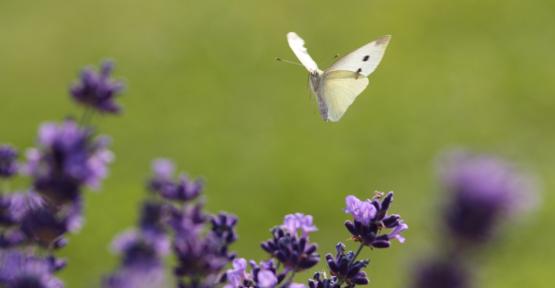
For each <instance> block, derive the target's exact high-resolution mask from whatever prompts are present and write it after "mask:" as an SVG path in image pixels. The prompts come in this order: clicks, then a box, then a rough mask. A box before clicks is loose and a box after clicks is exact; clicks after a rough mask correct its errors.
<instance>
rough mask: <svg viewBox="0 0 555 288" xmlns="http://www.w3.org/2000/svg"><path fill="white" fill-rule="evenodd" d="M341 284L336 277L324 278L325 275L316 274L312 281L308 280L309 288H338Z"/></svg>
mask: <svg viewBox="0 0 555 288" xmlns="http://www.w3.org/2000/svg"><path fill="white" fill-rule="evenodd" d="M341 284H342V283H341V282H339V279H338V278H337V277H336V276H333V275H332V276H331V277H329V278H328V277H326V274H325V273H322V272H316V273H314V276H313V277H312V279H309V280H308V287H309V288H340V287H341Z"/></svg>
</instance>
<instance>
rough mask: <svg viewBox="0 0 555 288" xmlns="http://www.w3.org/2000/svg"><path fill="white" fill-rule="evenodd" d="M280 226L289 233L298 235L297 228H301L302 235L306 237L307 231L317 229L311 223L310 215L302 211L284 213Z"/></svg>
mask: <svg viewBox="0 0 555 288" xmlns="http://www.w3.org/2000/svg"><path fill="white" fill-rule="evenodd" d="M281 227H282V228H283V229H285V230H287V231H288V232H289V233H290V234H291V235H298V234H297V230H301V236H302V237H308V233H310V232H314V231H318V228H316V226H314V224H312V216H311V215H304V214H302V213H294V214H288V215H285V218H284V220H283V225H282V226H281Z"/></svg>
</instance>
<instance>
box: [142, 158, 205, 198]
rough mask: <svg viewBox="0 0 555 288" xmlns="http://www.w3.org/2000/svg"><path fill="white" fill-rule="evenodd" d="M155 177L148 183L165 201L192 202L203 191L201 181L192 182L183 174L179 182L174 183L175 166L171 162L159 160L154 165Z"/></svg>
mask: <svg viewBox="0 0 555 288" xmlns="http://www.w3.org/2000/svg"><path fill="white" fill-rule="evenodd" d="M152 170H153V174H154V175H153V177H152V178H151V179H150V181H149V183H148V187H149V189H150V190H151V191H152V192H155V193H158V194H160V196H162V197H163V198H165V199H168V200H176V201H181V202H185V201H190V200H193V199H195V198H197V197H198V196H199V195H200V194H201V193H202V189H203V183H202V181H201V180H194V181H193V180H191V179H189V177H187V175H186V174H182V175H181V176H180V177H179V179H178V180H177V181H173V180H172V178H173V172H174V165H173V163H172V162H171V161H170V160H167V159H157V160H155V161H154V162H153V164H152Z"/></svg>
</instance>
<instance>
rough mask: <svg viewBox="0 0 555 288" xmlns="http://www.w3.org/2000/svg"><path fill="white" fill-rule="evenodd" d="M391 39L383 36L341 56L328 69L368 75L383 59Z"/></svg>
mask: <svg viewBox="0 0 555 288" xmlns="http://www.w3.org/2000/svg"><path fill="white" fill-rule="evenodd" d="M390 39H391V36H389V35H386V36H382V37H380V38H378V39H376V40H375V41H373V42H370V43H368V44H366V45H364V46H362V47H360V48H358V49H357V50H355V51H353V52H351V53H349V54H347V55H346V56H344V57H342V58H340V59H339V60H337V62H335V63H334V64H333V65H331V67H330V68H328V69H327V70H326V71H340V70H344V71H352V72H356V73H358V74H362V75H364V76H365V77H367V76H368V75H370V74H372V72H374V70H376V68H377V67H378V64H380V61H382V58H383V55H384V53H385V49H386V48H387V45H388V44H389V40H390ZM305 66H306V65H305Z"/></svg>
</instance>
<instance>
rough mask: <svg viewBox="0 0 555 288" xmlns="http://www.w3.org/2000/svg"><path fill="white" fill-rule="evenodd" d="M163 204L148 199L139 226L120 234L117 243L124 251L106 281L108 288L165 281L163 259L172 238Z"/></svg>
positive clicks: (148, 284)
mask: <svg viewBox="0 0 555 288" xmlns="http://www.w3.org/2000/svg"><path fill="white" fill-rule="evenodd" d="M162 210H163V207H162V204H160V203H156V202H150V201H146V202H145V203H144V204H143V206H142V210H141V212H142V213H141V216H140V221H139V225H138V226H139V229H136V230H130V231H127V232H124V233H122V234H120V235H119V236H118V237H117V238H116V239H115V240H114V242H113V244H112V249H113V251H114V252H116V253H119V254H121V258H122V259H121V264H120V267H119V269H118V271H116V272H115V273H113V274H112V275H110V276H109V277H107V278H106V279H105V280H104V287H106V288H127V287H129V288H131V287H145V288H146V287H158V286H162V285H163V284H164V282H165V277H164V266H163V259H164V257H165V256H166V255H167V254H168V253H169V250H170V241H169V239H168V237H167V235H166V234H165V230H164V228H163V221H164V219H163V217H164V214H163V213H162Z"/></svg>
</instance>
